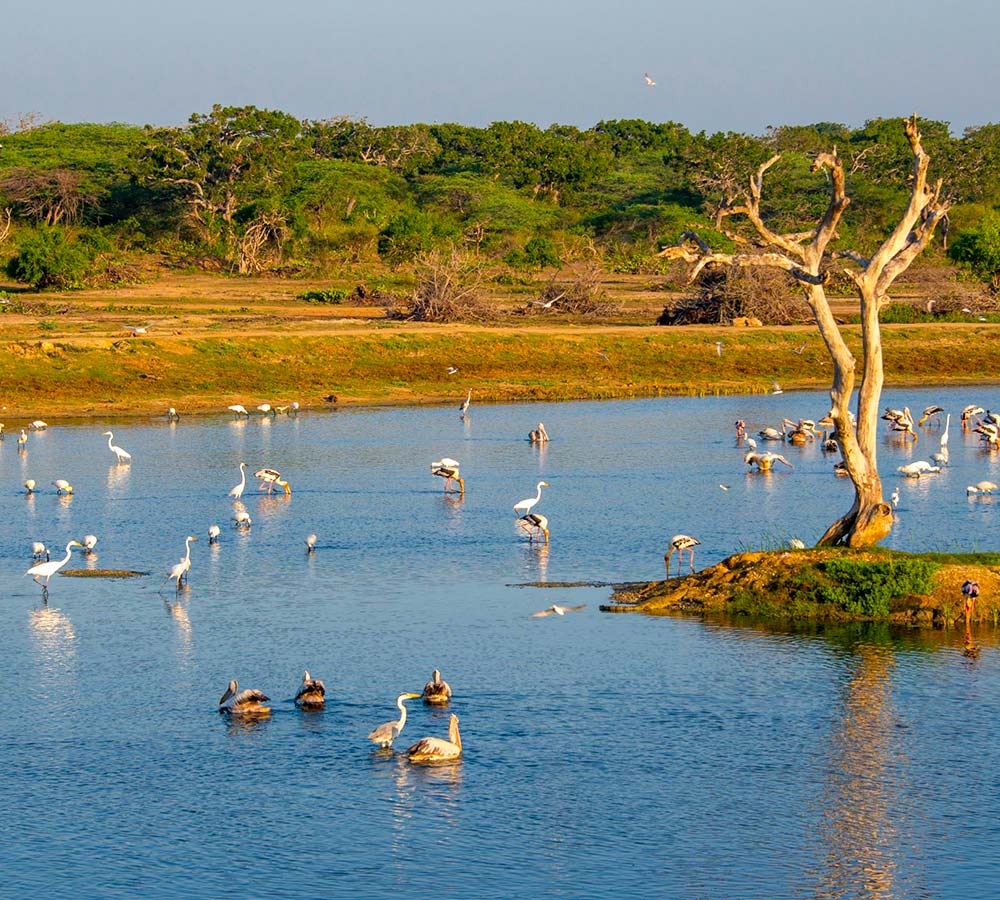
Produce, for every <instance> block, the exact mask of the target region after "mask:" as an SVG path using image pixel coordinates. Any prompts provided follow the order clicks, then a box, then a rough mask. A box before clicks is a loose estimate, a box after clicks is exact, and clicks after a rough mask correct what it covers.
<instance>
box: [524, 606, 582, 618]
mask: <svg viewBox="0 0 1000 900" xmlns="http://www.w3.org/2000/svg"><path fill="white" fill-rule="evenodd" d="M586 606H587V604H586V603H581V604H580V605H579V606H559V605H558V604H556V603H553V604H552V605H551V606H550V607H549V608H548V609H543V610H541V611H539V612H536V613H532V614H531V618H533V619H543V618H545V616H564V615H566V613H568V612H579V611H580V610H581V609H584V608H586Z"/></svg>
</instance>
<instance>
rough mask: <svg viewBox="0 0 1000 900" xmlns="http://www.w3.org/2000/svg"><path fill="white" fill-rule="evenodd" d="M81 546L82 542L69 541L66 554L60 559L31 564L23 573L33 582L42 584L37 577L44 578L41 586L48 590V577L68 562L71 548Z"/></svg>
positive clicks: (71, 552)
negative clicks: (35, 564)
mask: <svg viewBox="0 0 1000 900" xmlns="http://www.w3.org/2000/svg"><path fill="white" fill-rule="evenodd" d="M82 546H83V544H81V543H80V542H79V541H70V542H69V543H68V544H67V545H66V555H65V556H64V557H63V558H62V559H54V560H52V561H51V562H43V563H39V564H38V565H37V566H32V567H31V568H30V569H28V571H27V572H25V573H24V574H25V575H30V576H31V580H32V581H34V582H35V584H42V583H41V582H40V581H39V580H38V579H39V578H44V579H45V584H42V587H44V588H45V589H46V590H48V587H49V579H50V578H51V577H52V576H53V575H55V574H56V572H58V571H59V570H60V569H61V568H62V567H63V566H64V565H66V563H68V562H69V558H70V557H71V556H72V555H73V548H74V547H82Z"/></svg>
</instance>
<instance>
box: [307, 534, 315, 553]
mask: <svg viewBox="0 0 1000 900" xmlns="http://www.w3.org/2000/svg"><path fill="white" fill-rule="evenodd" d="M316 540H317V538H316V535H315V534H309V535H306V553H312V552H313V551H314V550H315V549H316Z"/></svg>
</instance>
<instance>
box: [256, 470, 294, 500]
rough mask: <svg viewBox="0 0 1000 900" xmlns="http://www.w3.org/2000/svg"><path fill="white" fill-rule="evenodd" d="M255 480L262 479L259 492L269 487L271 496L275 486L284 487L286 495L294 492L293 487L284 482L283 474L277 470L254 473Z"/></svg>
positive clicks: (268, 490)
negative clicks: (265, 486)
mask: <svg viewBox="0 0 1000 900" xmlns="http://www.w3.org/2000/svg"><path fill="white" fill-rule="evenodd" d="M253 477H254V478H259V479H260V488H259V490H264V485H267V492H268V493H269V494H270V493H271V491H273V490H274V486H275V485H278V487H282V488H284V489H285V494H290V493H291V492H292V488H291V485H289V483H288V482H287V481H283V480H282V478H281V472H279V471H278V470H277V469H258V470H257V471H256V472H254V473H253Z"/></svg>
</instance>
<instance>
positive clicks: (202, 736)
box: [0, 388, 1000, 900]
mask: <svg viewBox="0 0 1000 900" xmlns="http://www.w3.org/2000/svg"><path fill="white" fill-rule="evenodd" d="M459 393H462V392H459ZM998 399H1000V398H998V397H997V390H995V389H983V388H968V389H962V390H947V391H945V390H941V391H935V392H924V391H916V390H912V391H888V392H886V395H885V397H884V400H885V403H886V404H888V405H902V404H903V403H904V402H905V403H907V404H908V405H909V406H910V407H911V409H914V410H918V409H922V408H923V407H924V406H925V405H926V404H929V403H935V402H936V403H941V404H942V405H944V406H946V407H947V408H948V409H950V410H951V411H952V414H953V415H952V425H951V443H950V447H951V466H950V467H949V468H948V469H947V470H946V471H945V472H943V473H942V474H941V475H939V476H936V477H933V478H929V479H921V480H919V481H911V480H905V479H897V477H896V475H895V467H896V466H897V465H900V464H901V463H903V462H906V461H910V460H912V459H920V458H929V456H930V454H931V453H932V452H933V451H935V450H936V449H937V447H938V436H939V434H940V432H939V431H938V430H934V429H930V430H927V431H922V432H921V435H920V439H919V441H918V443H917V445H916V447H912V446H909V445H905V444H903V443H902V442H899V441H898V440H892V439H890V438H888V437H886V439H885V443H884V446H883V448H882V450H881V456H880V465H881V467H882V469H883V471H884V472H885V473H886V476H885V477H886V485H887V489H886V491H887V493H888V492H889V491H891V489H892V487H894V486H895V485H896V484H898V485H899V487H900V492H901V495H902V496H901V502H900V506H899V510H898V514H899V524H898V526H897V528H896V530H895V531H894V533H893V535H892V537H891V539H890V540H889V541H887V543H888V544H889V545H890V546H895V547H900V548H903V549H913V550H921V549H930V548H939V549H955V550H958V549H967V550H972V549H996V548H997V545H998V537H1000V529H998V525H997V522H998V518H997V517H998V515H1000V497H998V498H996V499H993V498H988V497H982V498H973V499H969V498H967V497H966V495H965V490H964V488H965V486H966V485H967V484H972V483H975V482H977V481H980V480H983V479H990V480H993V481H1000V477H998V476H1000V459H998V457H1000V454H995V453H994V454H990V453H987V452H984V451H982V450H981V449H980V448H979V444H978V441H977V440H976V439H975V436H966V435H963V434H962V432H961V430H960V428H959V425H958V412H959V410H960V409H961V407H962V406H963V405H964V404H966V403H968V402H973V401H975V402H978V403H981V404H982V405H983V406H987V407H988V406H990V403H991V401H992V403H993V405H994V406H997V405H1000V403H998ZM827 407H828V401H827V399H826V397H825V396H824V395H823V394H804V393H802V394H798V393H787V394H785V395H782V396H766V397H732V398H719V399H683V398H681V399H656V400H646V401H638V402H615V403H569V404H546V405H508V406H476V405H474V406H473V408H472V411H471V418H470V419H469V420H468V422H464V423H463V422H462V421H461V420H460V419H459V418H458V416H457V413H456V410H454V409H441V408H430V409H429V408H423V409H380V410H351V411H341V412H336V413H331V414H313V415H301V416H299V417H298V418H287V417H277V418H275V419H273V420H272V419H269V418H263V417H259V416H255V417H254V418H253V419H251V420H250V421H231V420H229V419H228V418H226V417H223V416H219V417H209V418H199V419H195V418H185V419H182V420H181V422H180V423H178V424H176V425H168V424H166V423H165V422H163V421H158V422H146V421H142V422H136V421H124V422H118V423H115V425H116V427H115V432H116V433H115V442H116V443H118V444H120V445H121V446H123V447H125V448H126V449H128V450H130V451H131V452H132V453H133V455H134V461H133V463H132V465H131V466H118V465H115V464H114V462H113V459H114V458H113V456H112V454H111V453H110V452H109V451H108V448H107V443H106V439H105V438H102V437H101V434H100V433H101V431H103V430H105V427H106V425H107V424H110V423H91V424H84V425H73V424H67V425H61V426H59V427H51V428H50V429H49V430H48V431H46V432H43V433H38V434H33V435H31V437H30V439H29V443H28V451H27V453H26V454H24V455H21V454H18V452H17V448H16V446H15V443H14V441H13V440H11V439H8V440H7V441H6V442H5V443H4V444H3V445H2V449H0V494H2V495H3V497H4V499H3V509H4V515H3V516H2V518H0V578H2V583H3V585H4V592H3V593H4V596H3V600H2V602H0V634H2V635H3V640H4V647H3V652H2V653H0V684H2V685H3V688H4V692H5V697H4V706H3V712H2V713H0V723H2V734H3V738H2V741H0V764H2V768H3V771H4V772H5V776H6V777H5V778H4V782H5V785H4V790H3V792H2V794H0V826H2V833H3V836H4V837H3V869H4V873H5V874H4V882H5V890H4V893H5V895H7V896H17V897H46V898H74V900H80V898H88V897H101V898H118V897H122V898H123V897H135V896H143V897H147V898H150V897H152V898H161V897H162V898H167V897H180V896H183V897H275V898H277V897H280V898H284V897H288V898H293V897H295V898H299V897H302V898H305V897H319V896H344V897H348V896H349V897H374V896H386V895H388V894H390V893H396V894H398V895H399V896H406V897H431V896H434V897H442V896H444V897H469V896H476V897H601V896H609V895H615V896H629V897H685V898H686V897H706V898H708V897H759V898H775V897H821V898H840V897H874V898H889V897H906V898H909V897H959V896H967V895H973V894H975V893H982V892H983V888H984V887H985V886H986V885H989V884H993V883H996V882H997V881H998V880H1000V862H998V860H1000V852H998V851H1000V824H998V823H1000V792H998V791H997V790H996V772H997V771H998V769H1000V752H998V741H997V737H996V728H997V725H996V723H997V721H998V718H1000V666H998V658H1000V657H998V651H997V639H996V635H995V633H994V629H993V628H990V627H983V628H981V629H980V630H978V631H976V632H975V633H974V638H975V640H976V642H977V643H978V644H980V645H981V647H982V652H981V654H980V655H979V657H978V658H975V659H973V658H968V657H966V656H963V653H962V651H963V644H964V640H963V639H964V635H963V634H961V633H957V632H954V631H935V632H931V631H892V630H890V629H887V628H882V627H850V628H826V629H824V628H817V627H812V628H803V629H799V630H795V629H782V628H780V627H774V626H766V625H764V624H762V623H758V622H752V621H738V622H718V621H711V620H707V621H702V620H701V619H698V618H691V617H662V618H645V617H640V616H635V615H608V614H602V613H599V612H598V609H597V607H598V605H599V604H600V603H601V602H603V601H604V600H605V599H606V598H607V596H608V590H607V589H606V588H593V587H591V588H549V589H539V588H532V587H515V586H511V585H516V584H521V583H526V582H539V581H548V582H566V581H618V580H632V581H635V580H643V579H650V578H656V577H660V576H661V575H662V572H663V553H664V552H665V550H666V545H667V541H668V539H669V537H670V536H671V535H672V534H674V533H675V532H686V533H689V534H693V535H695V536H697V537H698V538H699V539H700V540H701V541H702V544H701V546H700V547H698V548H697V552H696V556H695V563H696V565H697V566H698V567H699V568H700V567H702V566H704V565H707V564H710V563H713V562H715V561H717V560H719V559H722V558H723V557H725V556H727V555H729V554H730V553H732V552H735V551H737V550H740V549H744V548H753V547H761V546H777V545H778V544H780V543H783V542H785V541H787V540H788V539H789V538H791V537H799V538H801V539H803V540H805V541H807V542H809V541H812V540H815V539H816V538H817V537H818V536H819V534H820V533H821V531H822V530H823V528H824V527H825V526H826V525H828V524H829V523H830V522H831V521H832V520H833V518H834V517H835V516H836V515H837V514H839V513H840V512H842V511H844V510H846V508H847V507H848V506H849V505H850V497H851V494H850V485H849V484H848V483H846V482H845V481H843V480H840V479H836V478H834V476H833V475H832V473H831V468H832V459H830V458H828V457H824V456H823V455H822V454H821V453H820V452H819V449H818V447H816V446H810V447H806V448H794V447H789V446H786V447H784V448H783V449H782V450H781V451H780V452H783V453H785V455H786V456H787V457H788V458H789V459H790V461H791V462H793V463H794V465H795V469H794V470H792V471H776V472H775V473H773V474H772V475H770V476H760V475H748V474H746V473H745V471H744V470H745V467H744V465H743V462H742V451H741V450H739V449H738V448H736V446H735V444H734V440H733V429H732V423H733V421H734V420H735V419H736V418H743V419H745V420H747V422H748V424H749V425H750V426H751V429H752V431H756V429H757V428H759V427H763V426H764V425H767V424H770V425H774V426H778V425H779V424H780V418H781V416H782V415H787V416H789V417H791V418H797V417H799V416H807V417H811V418H819V417H820V416H822V414H823V413H824V412H825V411H826V409H827ZM539 419H541V420H542V421H544V422H545V424H546V427H547V429H548V431H549V433H550V434H551V435H552V442H551V444H550V445H549V446H548V447H546V448H544V449H539V448H537V447H532V446H530V445H529V444H528V443H527V441H526V440H525V438H526V435H527V432H528V430H529V429H530V428H532V427H534V425H535V423H536V422H537V421H538V420H539ZM11 427H12V423H10V422H8V433H10V429H11ZM442 455H447V456H452V457H455V458H456V459H459V460H460V461H461V463H462V474H463V476H464V477H465V479H466V482H467V491H466V495H465V498H464V500H463V499H458V498H456V497H447V496H444V495H443V494H442V490H441V489H442V486H443V485H442V483H441V480H440V479H437V478H433V477H432V476H431V475H430V471H429V463H430V462H431V461H432V460H434V459H437V458H440V456H442ZM240 459H245V460H246V461H247V462H248V463H249V464H250V466H251V470H252V469H253V468H256V467H258V466H265V465H266V466H272V467H275V468H278V469H280V470H281V471H282V472H283V473H284V475H285V476H286V477H287V478H288V479H289V481H290V482H291V485H292V490H293V494H292V496H291V497H290V498H287V499H286V498H285V497H283V496H273V497H268V496H266V495H264V494H258V492H257V490H256V484H255V483H253V482H252V481H251V482H250V484H249V485H248V490H247V493H246V495H245V498H244V499H245V502H246V507H247V509H248V511H249V512H250V514H251V516H252V517H253V520H254V524H253V528H252V530H251V531H250V532H249V533H246V534H241V533H237V532H236V531H234V530H232V529H231V528H230V527H229V524H230V523H229V519H230V516H231V515H232V511H233V506H232V503H231V502H230V501H229V500H228V499H227V497H226V493H227V491H228V490H229V488H230V487H232V486H233V485H234V484H235V483H236V482H237V480H238V474H239V473H238V470H237V463H238V462H239V460H240ZM27 477H32V478H35V479H36V480H37V482H38V483H39V485H40V486H41V487H42V491H41V493H39V494H37V495H35V496H33V497H26V496H24V494H23V493H19V491H20V485H21V484H22V482H23V481H24V479H25V478H27ZM55 478H67V479H69V480H70V481H71V482H72V483H73V484H74V486H75V488H76V493H75V495H74V496H73V497H72V499H67V498H62V499H61V498H58V497H56V496H55V494H54V489H53V488H52V487H51V486H50V482H51V481H52V480H53V479H55ZM541 478H544V479H545V480H546V481H548V482H549V484H550V488H548V489H547V490H546V491H545V493H544V494H543V498H542V502H541V504H540V505H539V506H538V511H539V512H543V513H545V514H546V515H547V516H548V517H549V519H550V521H551V529H552V542H551V544H550V546H549V547H548V548H547V549H546V548H544V547H539V546H537V545H534V546H533V545H531V544H529V543H528V542H527V541H526V540H525V538H524V537H523V535H522V534H521V533H520V531H519V530H518V529H517V527H516V526H515V524H514V519H513V513H512V511H511V506H512V505H513V503H514V502H515V501H516V500H518V499H520V498H522V497H528V496H531V495H533V494H534V486H535V483H536V482H537V481H538V480H539V479H541ZM720 484H726V485H728V486H729V488H730V489H729V490H728V491H723V490H721V488H720V487H719V485H720ZM212 523H218V524H220V525H222V526H223V536H222V540H221V542H220V543H219V544H218V545H217V546H209V545H208V543H207V539H206V529H207V527H208V526H209V525H210V524H212ZM312 531H314V532H316V533H317V534H318V535H319V547H318V549H317V551H316V553H315V554H313V555H311V556H307V554H306V553H305V547H304V544H303V539H304V537H305V536H306V535H307V534H308V533H309V532H312ZM88 532H89V533H94V534H96V535H98V537H99V541H100V542H99V543H98V545H97V557H96V559H88V558H87V557H85V556H82V555H80V554H79V551H77V552H76V553H74V558H73V561H72V563H71V565H70V567H87V566H91V567H97V568H102V569H111V568H131V569H139V570H145V571H150V572H152V573H154V574H153V575H152V576H150V577H147V578H141V579H132V580H108V579H103V578H93V579H85V578H66V577H61V576H56V577H55V578H53V579H52V585H51V590H50V594H49V598H48V603H47V604H45V603H43V602H42V596H41V590H40V589H39V588H38V587H37V586H36V585H34V584H32V582H31V580H30V579H28V578H23V577H21V573H22V572H23V571H24V570H25V569H26V568H27V567H28V565H29V564H30V559H29V558H28V555H29V554H28V548H29V547H30V542H31V541H32V540H44V541H45V542H47V543H48V544H49V545H50V546H52V547H53V548H55V551H56V552H55V554H54V555H56V556H61V555H62V553H61V548H62V547H64V546H65V544H66V542H67V541H68V540H69V539H70V538H74V537H75V538H81V537H82V535H83V534H85V533H88ZM187 534H194V535H197V536H199V538H200V539H201V540H200V541H199V542H198V543H196V544H194V545H193V548H192V560H193V561H192V568H191V575H190V589H189V590H187V591H185V592H183V593H181V594H180V595H175V593H174V590H173V587H172V585H168V586H167V587H166V588H165V589H164V590H163V592H162V593H159V591H160V589H161V587H162V585H163V581H162V574H163V573H164V572H166V570H167V569H168V568H169V567H170V565H172V564H173V563H174V562H176V561H177V559H179V558H180V556H181V555H182V554H183V550H184V537H185V536H186V535H187ZM553 602H556V603H570V604H572V603H587V608H586V609H585V610H583V611H582V612H579V613H573V614H569V615H567V616H565V617H564V618H560V617H556V616H552V617H549V618H545V619H534V618H531V617H530V616H529V613H531V612H532V611H535V610H539V609H542V608H544V607H546V606H548V605H549V604H551V603H553ZM435 667H439V668H440V669H441V671H442V673H443V676H444V678H445V679H447V680H448V681H449V682H450V683H451V684H452V687H453V689H454V692H455V695H454V699H453V703H452V709H453V710H454V711H455V712H457V713H458V714H459V715H460V716H461V728H462V736H463V740H464V743H465V747H466V751H465V757H464V759H463V760H462V761H461V762H460V763H457V764H453V765H444V766H431V767H417V766H411V765H409V764H408V763H407V762H406V760H405V758H404V757H403V756H402V754H401V753H384V752H379V751H377V750H375V749H373V747H372V745H371V744H369V743H368V742H367V741H366V740H365V735H366V734H367V732H368V730H369V729H371V728H372V727H373V726H374V725H376V724H378V723H380V722H383V721H387V720H388V719H390V718H394V717H395V709H394V706H393V701H394V698H395V696H396V694H397V693H399V692H400V691H405V690H415V691H419V690H421V688H422V686H423V684H424V682H425V681H426V680H427V679H428V678H429V676H430V674H431V671H432V669H434V668H435ZM303 668H308V669H309V670H310V671H311V672H312V674H313V675H314V676H316V677H319V678H323V679H324V680H325V682H326V685H327V701H328V702H327V707H326V710H325V711H324V712H322V713H312V714H308V713H302V712H298V711H296V710H295V709H294V707H293V705H292V704H291V702H290V701H289V699H288V698H290V697H292V696H293V695H294V693H295V690H296V688H297V686H298V682H299V679H300V678H301V674H302V670H303ZM231 678H238V679H239V681H240V684H241V686H245V687H257V688H260V689H262V690H264V691H265V692H266V693H267V694H268V695H269V696H270V697H272V698H273V699H274V701H275V702H274V703H273V704H272V706H273V710H274V712H273V715H272V716H271V717H270V718H269V719H266V720H261V721H259V722H256V723H252V724H251V723H246V724H239V723H236V722H230V721H227V720H226V719H225V718H224V717H222V716H220V715H219V714H218V713H217V711H216V703H217V700H218V698H219V696H220V695H221V694H222V692H223V690H224V689H225V686H226V684H227V682H228V681H229V679H231ZM446 732H447V711H440V710H431V709H429V708H425V707H423V706H422V705H421V704H420V702H419V701H416V702H411V703H410V718H409V721H408V722H407V725H406V730H405V731H404V733H403V735H402V737H401V738H400V740H399V742H398V747H397V750H402V749H405V747H406V746H408V745H409V744H410V743H412V741H415V740H416V739H417V738H419V737H421V736H423V735H439V736H444V735H445V734H446Z"/></svg>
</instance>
